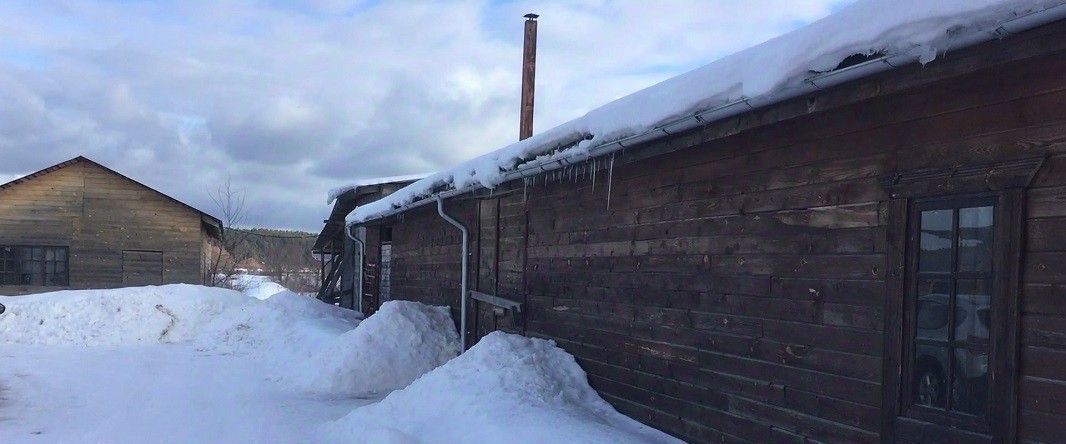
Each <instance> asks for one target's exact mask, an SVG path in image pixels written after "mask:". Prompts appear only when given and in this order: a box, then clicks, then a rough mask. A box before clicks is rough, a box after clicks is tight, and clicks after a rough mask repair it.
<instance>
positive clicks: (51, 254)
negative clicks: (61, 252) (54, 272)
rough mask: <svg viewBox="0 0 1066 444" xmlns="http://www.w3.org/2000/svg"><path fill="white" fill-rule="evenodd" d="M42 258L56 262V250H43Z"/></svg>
mask: <svg viewBox="0 0 1066 444" xmlns="http://www.w3.org/2000/svg"><path fill="white" fill-rule="evenodd" d="M44 258H45V259H46V260H50V261H54V260H56V250H55V249H54V248H48V249H46V250H44Z"/></svg>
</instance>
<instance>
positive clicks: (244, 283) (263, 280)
mask: <svg viewBox="0 0 1066 444" xmlns="http://www.w3.org/2000/svg"><path fill="white" fill-rule="evenodd" d="M231 281H232V284H233V287H235V288H237V289H239V290H240V291H241V292H242V293H244V294H245V295H246V296H249V297H253V298H256V299H266V298H269V297H271V296H273V295H275V294H278V293H281V292H284V291H289V289H288V288H285V287H283V286H282V285H281V284H279V283H277V282H274V280H273V279H271V278H270V276H262V275H257V274H247V273H240V274H237V275H235V276H233V279H231Z"/></svg>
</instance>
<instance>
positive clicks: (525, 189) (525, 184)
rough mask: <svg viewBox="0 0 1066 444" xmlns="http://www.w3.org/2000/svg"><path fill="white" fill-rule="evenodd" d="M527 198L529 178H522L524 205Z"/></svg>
mask: <svg viewBox="0 0 1066 444" xmlns="http://www.w3.org/2000/svg"><path fill="white" fill-rule="evenodd" d="M528 197H529V178H528V177H523V178H522V203H526V200H527V198H528Z"/></svg>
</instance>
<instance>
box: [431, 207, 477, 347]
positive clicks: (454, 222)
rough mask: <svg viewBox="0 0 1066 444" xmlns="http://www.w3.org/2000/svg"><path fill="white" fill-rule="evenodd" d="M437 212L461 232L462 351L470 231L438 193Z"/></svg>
mask: <svg viewBox="0 0 1066 444" xmlns="http://www.w3.org/2000/svg"><path fill="white" fill-rule="evenodd" d="M437 214H439V215H440V217H441V218H443V219H444V220H446V221H448V223H450V224H452V225H454V226H455V228H458V229H459V231H461V232H462V233H463V248H462V250H463V252H462V254H463V258H462V261H461V262H462V272H463V276H462V278H461V279H460V281H459V287H460V289H461V291H462V292H463V293H462V296H460V297H459V341H460V343H462V346H463V351H466V306H467V305H469V304H468V303H467V297H468V296H469V293H468V292H467V291H466V270H467V248H468V247H467V244H468V242H467V241H468V239H469V237H470V233H469V231H468V230H467V229H466V225H463V223H462V222H459V221H458V220H455V218H454V217H451V216H449V215H448V214H446V213H445V212H444V198H443V197H441V196H439V195H438V196H437Z"/></svg>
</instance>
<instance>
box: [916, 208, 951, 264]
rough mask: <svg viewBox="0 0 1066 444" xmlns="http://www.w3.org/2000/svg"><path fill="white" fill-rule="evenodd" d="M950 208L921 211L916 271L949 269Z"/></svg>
mask: <svg viewBox="0 0 1066 444" xmlns="http://www.w3.org/2000/svg"><path fill="white" fill-rule="evenodd" d="M952 213H953V211H952V210H932V211H922V222H921V223H922V227H921V238H920V242H919V243H920V244H921V256H920V257H919V258H918V271H931V272H949V271H951V243H952V239H954V236H952V234H951V224H952V221H951V218H952Z"/></svg>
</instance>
